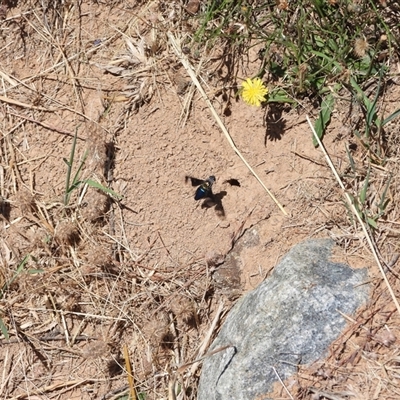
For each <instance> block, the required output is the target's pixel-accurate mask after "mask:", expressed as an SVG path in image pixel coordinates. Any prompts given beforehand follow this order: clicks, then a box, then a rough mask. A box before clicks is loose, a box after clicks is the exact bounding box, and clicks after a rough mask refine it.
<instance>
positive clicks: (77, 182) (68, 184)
mask: <svg viewBox="0 0 400 400" xmlns="http://www.w3.org/2000/svg"><path fill="white" fill-rule="evenodd" d="M77 137H78V128H77V129H76V130H75V135H74V139H73V141H72V148H71V154H70V156H69V160H67V159H66V158H63V160H64V162H65V163H66V164H67V176H66V180H65V194H64V205H65V206H67V205H68V204H69V201H70V198H71V194H72V192H73V191H74V190H75V189H78V188H79V187H80V186H82V185H88V186H91V187H93V188H95V189H99V190H101V191H102V192H104V193H105V194H107V195H111V196H114V197H115V198H116V199H121V198H122V196H121V195H119V194H118V193H116V192H114V191H113V190H112V189H109V188H107V187H105V186H103V185H101V184H100V183H99V182H96V181H94V180H92V179H84V180H81V179H80V176H81V172H82V168H83V166H84V165H85V160H86V158H87V151H86V152H85V154H84V155H83V157H82V161H81V162H80V163H79V165H78V168H77V170H76V172H75V175H74V177H73V179H72V180H71V175H72V167H73V165H74V159H75V149H76V141H77Z"/></svg>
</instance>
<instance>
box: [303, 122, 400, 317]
mask: <svg viewBox="0 0 400 400" xmlns="http://www.w3.org/2000/svg"><path fill="white" fill-rule="evenodd" d="M306 118H307V122H308V125H309V126H310V129H311V131H312V133H313V135H314V137H315V140H316V141H317V143H318V145H319V148H320V149H321V150H322V152H323V153H324V155H325V158H326V161H327V163H328V165H329V167H330V168H331V170H332V172H333V174H334V175H335V178H336V180H337V181H338V183H339V185H340V187H341V188H342V190H343V193H344V195H345V198H346V201H347V203H348V204H349V206H350V209H351V211H352V212H353V214H354V215H355V217H356V218H357V219H358V222H359V223H360V225H361V227H362V230H363V232H364V235H365V238H366V239H367V242H368V245H369V247H370V249H371V252H372V254H373V255H374V258H375V261H376V263H377V264H378V267H379V270H380V271H381V274H382V277H383V280H384V281H385V283H386V286H387V288H388V290H389V293H390V295H391V296H392V300H393V302H394V304H395V305H396V308H397V311H398V313H399V314H400V305H399V302H398V301H397V299H396V296H395V294H394V292H393V289H392V287H391V286H390V283H389V280H388V279H387V277H386V274H385V271H384V270H383V267H382V264H381V262H380V261H379V257H378V253H377V251H376V249H375V247H374V245H373V243H372V239H371V237H370V235H369V233H368V231H367V228H366V227H365V224H364V223H363V221H362V219H361V217H360V216H359V214H358V212H357V210H356V208H355V206H354V204H353V202H352V200H351V197H350V196H349V194H348V193H347V192H346V189H345V187H344V185H343V182H342V181H341V180H340V177H339V174H338V173H337V171H336V169H335V167H334V165H333V163H332V161H331V159H330V157H329V155H328V153H327V151H326V150H325V147H324V146H323V144H322V143H321V141H320V140H319V137H318V135H317V133H316V132H315V129H314V127H313V125H312V123H311V121H310V118H309V117H308V115H307V117H306Z"/></svg>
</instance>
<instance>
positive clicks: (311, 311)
mask: <svg viewBox="0 0 400 400" xmlns="http://www.w3.org/2000/svg"><path fill="white" fill-rule="evenodd" d="M332 246H333V241H331V240H329V239H317V240H308V241H305V242H303V243H300V244H298V245H296V246H295V247H293V248H292V249H291V250H290V251H289V252H288V253H287V254H286V256H285V257H284V258H283V259H282V261H281V262H280V263H279V265H278V266H277V267H276V268H275V269H274V271H273V273H272V275H271V276H270V277H269V278H268V279H267V280H266V281H264V282H262V283H261V284H260V285H259V286H258V287H257V288H256V289H255V290H253V291H252V292H250V293H248V294H247V295H246V296H245V297H243V298H242V299H240V300H239V301H238V303H237V304H236V305H235V306H234V308H233V309H232V310H231V312H230V313H229V315H228V317H227V319H226V321H225V323H224V325H223V327H222V329H221V331H220V333H219V335H218V337H217V338H216V340H215V341H214V343H213V344H212V346H211V348H210V352H211V351H213V350H215V349H218V348H221V347H224V346H227V345H230V346H231V347H229V348H228V349H225V350H223V351H220V352H217V353H216V354H214V355H212V356H209V357H207V358H206V360H205V361H204V364H203V368H202V373H201V377H200V384H199V391H198V397H197V398H198V400H211V399H217V400H225V399H229V400H235V399H238V400H239V399H240V400H247V399H248V400H250V399H251V400H253V399H256V398H258V396H260V397H262V398H263V399H267V398H268V397H263V396H265V395H266V394H268V392H270V391H271V390H272V385H273V383H274V382H276V381H277V380H278V378H277V375H276V373H275V371H274V368H275V370H276V372H277V373H278V374H279V376H280V377H281V378H282V379H286V378H288V377H290V376H291V375H292V374H294V373H295V372H296V366H297V365H300V364H302V365H304V364H310V363H312V362H314V361H316V360H318V359H320V358H321V357H323V356H324V354H325V352H326V350H327V349H328V347H329V345H330V344H331V343H332V341H334V340H335V339H337V338H338V336H339V335H340V333H341V331H342V330H343V328H344V327H345V325H346V321H345V319H344V318H343V317H342V315H341V314H340V313H339V311H341V312H342V313H344V314H347V315H351V314H352V313H354V311H355V310H356V309H357V308H358V307H359V306H360V305H362V304H363V303H365V302H366V301H367V299H368V294H369V288H368V286H367V285H363V284H362V283H363V282H365V280H366V279H367V270H366V269H362V270H360V269H358V270H353V269H351V268H350V267H349V266H347V265H345V264H339V263H334V262H331V261H329V260H328V259H329V257H330V254H331V248H332Z"/></svg>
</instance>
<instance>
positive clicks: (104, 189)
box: [85, 179, 123, 200]
mask: <svg viewBox="0 0 400 400" xmlns="http://www.w3.org/2000/svg"><path fill="white" fill-rule="evenodd" d="M85 183H87V184H88V185H89V186H90V187H92V188H95V189H99V190H101V191H102V192H104V193H106V194H109V195H111V196H113V197H115V198H116V199H118V200H121V199H122V197H123V196H121V195H120V194H118V193H117V192H114V190H112V189H109V188H107V187H105V186H103V185H101V184H100V183H99V182H96V181H93V180H92V179H87V180H86V181H85Z"/></svg>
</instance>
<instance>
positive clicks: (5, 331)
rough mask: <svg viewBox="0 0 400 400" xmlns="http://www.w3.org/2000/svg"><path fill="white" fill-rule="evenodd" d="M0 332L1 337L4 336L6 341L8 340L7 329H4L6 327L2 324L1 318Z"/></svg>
mask: <svg viewBox="0 0 400 400" xmlns="http://www.w3.org/2000/svg"><path fill="white" fill-rule="evenodd" d="M0 331H1V333H2V334H3V336H4V337H5V338H6V339H7V340H9V339H10V336H9V335H8V330H7V327H6V325H5V324H4V322H3V320H2V319H1V318H0Z"/></svg>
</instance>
